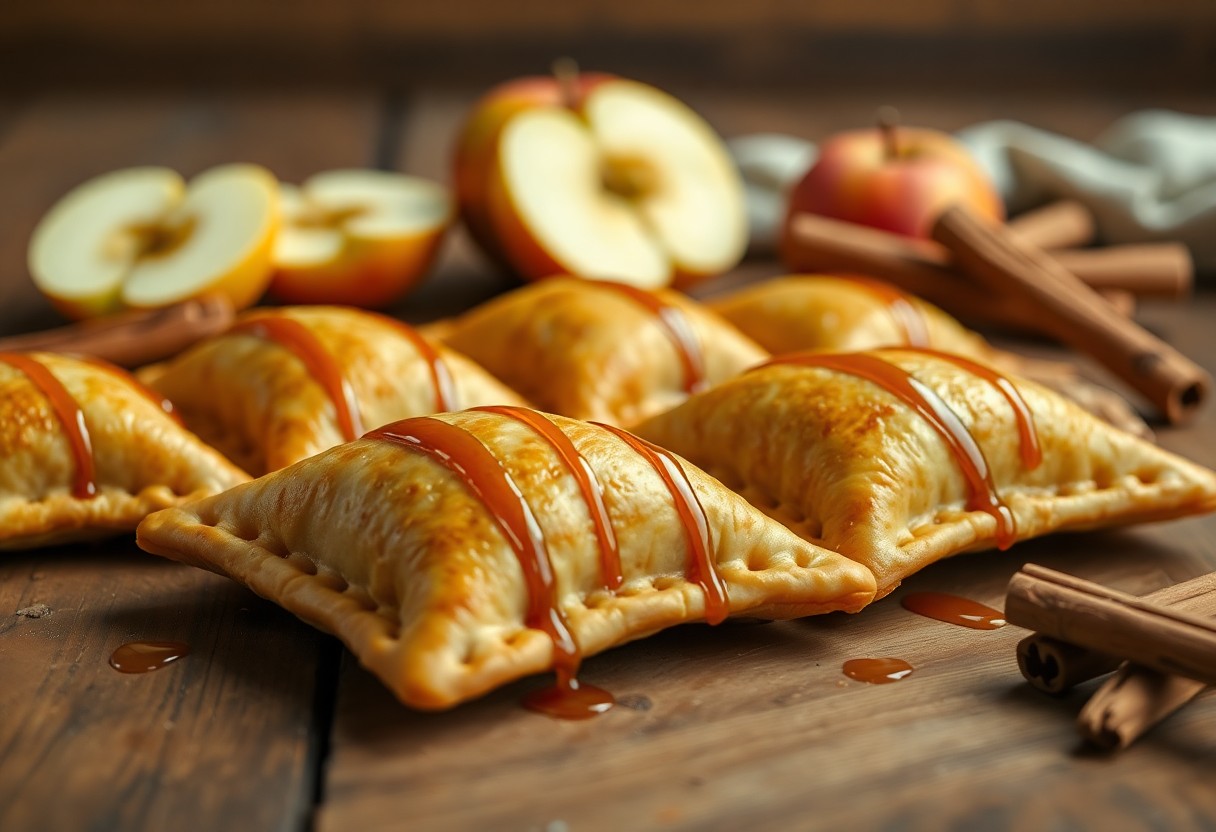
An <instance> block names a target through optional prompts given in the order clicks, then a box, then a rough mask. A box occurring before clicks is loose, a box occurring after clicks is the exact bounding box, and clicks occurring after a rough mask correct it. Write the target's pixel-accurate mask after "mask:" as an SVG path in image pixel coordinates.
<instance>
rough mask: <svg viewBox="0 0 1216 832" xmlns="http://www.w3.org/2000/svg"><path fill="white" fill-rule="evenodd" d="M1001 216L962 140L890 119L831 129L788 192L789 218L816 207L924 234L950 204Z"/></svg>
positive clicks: (859, 220)
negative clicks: (837, 130)
mask: <svg viewBox="0 0 1216 832" xmlns="http://www.w3.org/2000/svg"><path fill="white" fill-rule="evenodd" d="M960 202H961V203H964V204H966V205H968V206H969V207H970V208H972V209H973V210H975V211H978V212H980V213H981V214H983V215H985V216H989V217H991V218H993V219H995V220H1001V219H1003V218H1004V206H1003V204H1002V203H1001V198H1000V195H999V194H997V192H996V189H995V188H994V187H993V185H992V183H991V182H990V181H989V180H988V178H987V176H986V175H985V174H984V171H983V170H982V169H981V168H980V166H979V164H978V163H977V162H976V161H975V159H973V158H972V157H971V154H970V153H968V152H967V149H966V148H965V147H963V145H962V144H960V143H959V142H957V141H955V140H954V139H953V138H951V137H950V136H948V135H947V134H945V133H941V132H939V131H937V130H927V129H923V128H918V127H902V126H896V125H893V124H890V123H885V124H880V125H879V126H878V127H875V128H871V129H869V130H853V131H850V132H847V133H840V134H837V135H835V136H833V137H831V138H830V139H828V140H827V141H825V142H823V144H822V145H820V148H819V158H818V160H817V161H816V162H815V164H814V165H812V166H811V169H810V170H809V171H807V173H806V175H805V176H804V177H803V178H802V181H801V182H799V183H798V184H797V185H796V186H795V187H794V189H793V191H792V192H791V194H790V201H789V211H788V214H787V217H786V221H787V223H788V221H789V218H790V217H792V216H794V215H795V214H797V213H811V214H820V215H822V216H825V217H832V218H833V219H838V220H845V221H847V222H855V223H859V224H861V225H869V226H872V227H874V228H881V229H883V230H885V231H892V232H895V233H897V234H904V235H907V236H909V237H928V236H929V230H930V228H932V226H933V222H934V220H936V219H937V217H938V215H939V214H940V213H941V212H942V211H943V210H944V209H945V208H947V207H948V206H949V205H951V204H954V203H960Z"/></svg>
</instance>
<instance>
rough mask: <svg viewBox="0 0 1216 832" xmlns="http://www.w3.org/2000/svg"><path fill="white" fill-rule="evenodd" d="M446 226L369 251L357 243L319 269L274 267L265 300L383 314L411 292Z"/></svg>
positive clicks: (433, 256) (438, 243)
mask: <svg viewBox="0 0 1216 832" xmlns="http://www.w3.org/2000/svg"><path fill="white" fill-rule="evenodd" d="M446 231H447V225H446V224H445V225H444V226H442V227H440V228H438V229H436V230H435V231H430V232H424V233H421V234H417V235H415V236H413V237H405V238H402V239H399V240H386V241H382V242H380V243H378V244H377V245H375V246H374V247H370V246H367V245H366V244H362V245H360V244H359V243H354V244H352V247H351V250H350V251H349V252H347V253H346V255H345V256H344V257H342V258H341V259H340V260H338V261H336V262H334V263H330V264H327V265H323V266H301V267H288V266H279V267H278V268H277V269H276V270H275V273H274V277H273V279H272V280H271V282H270V294H271V295H272V296H274V298H275V299H276V300H278V301H280V302H282V303H289V304H326V305H338V306H357V307H360V308H362V309H383V308H384V307H386V306H389V305H390V304H392V303H393V302H395V301H397V300H400V299H401V298H402V297H404V296H405V295H407V294H408V293H409V292H410V291H411V290H413V289H414V287H415V286H417V285H418V284H419V283H420V282H421V281H422V279H423V278H424V277H425V276H426V274H427V272H428V271H429V270H430V268H431V265H432V264H433V263H434V261H435V257H436V255H437V254H438V253H439V249H440V247H441V246H442V244H443V238H444V235H445V233H446Z"/></svg>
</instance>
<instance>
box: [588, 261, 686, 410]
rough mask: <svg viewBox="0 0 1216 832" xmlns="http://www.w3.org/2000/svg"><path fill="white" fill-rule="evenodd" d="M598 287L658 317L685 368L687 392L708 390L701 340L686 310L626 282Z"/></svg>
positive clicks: (599, 284) (600, 282)
mask: <svg viewBox="0 0 1216 832" xmlns="http://www.w3.org/2000/svg"><path fill="white" fill-rule="evenodd" d="M596 285H598V286H603V287H604V288H606V289H611V290H613V291H614V292H618V293H620V294H622V295H624V296H625V297H627V298H629V299H630V300H632V301H633V302H634V303H637V304H638V305H640V306H643V307H645V308H646V310H647V311H648V312H650V313H651V314H652V315H654V316H655V319H656V320H657V321H658V322H659V325H660V326H662V328H663V331H664V332H665V333H666V334H667V337H668V338H669V339H670V340H671V343H672V346H674V347H675V348H676V353H677V354H678V355H679V357H680V364H681V366H683V368H684V392H686V393H697V392H700V391H701V390H704V389H705V388H706V386H707V384H706V382H705V354H704V352H703V351H702V350H701V341H700V339H698V338H697V333H696V331H695V330H693V328H692V323H691V322H690V321H689V320H688V316H687V315H686V314H685V313H684V310H683V309H681V308H680V307H678V306H676V305H675V304H674V303H668V302H667V301H665V300H663V299H662V298H661V297H659V296H658V295H657V294H655V293H654V292H648V291H646V290H645V289H639V288H638V287H636V286H630V285H629V284H627V283H614V282H612V281H609V280H602V281H597V283H596Z"/></svg>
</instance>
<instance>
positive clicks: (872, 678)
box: [840, 657, 915, 685]
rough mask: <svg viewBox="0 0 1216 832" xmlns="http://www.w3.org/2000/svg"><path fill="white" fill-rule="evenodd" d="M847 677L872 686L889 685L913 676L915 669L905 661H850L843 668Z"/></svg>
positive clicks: (887, 659)
mask: <svg viewBox="0 0 1216 832" xmlns="http://www.w3.org/2000/svg"><path fill="white" fill-rule="evenodd" d="M840 669H841V671H843V673H844V675H845V676H848V677H849V678H850V679H856V680H857V681H858V682H867V683H869V684H871V685H889V684H891V683H892V682H898V681H900V680H901V679H905V678H907V677H908V676H910V675H912V671H913V670H914V669H915V668H913V667H912V665H910V664H908V663H907V662H906V661H904V660H903V659H896V658H889V657H888V658H885V659H849V660H848V661H847V662H845V663H844V665H842V666H841V668H840Z"/></svg>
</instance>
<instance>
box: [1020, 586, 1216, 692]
mask: <svg viewBox="0 0 1216 832" xmlns="http://www.w3.org/2000/svg"><path fill="white" fill-rule="evenodd" d="M1143 600H1145V601H1148V602H1151V603H1153V604H1158V605H1160V606H1163V607H1170V608H1172V609H1176V610H1179V611H1181V612H1188V613H1194V614H1196V615H1216V572H1214V573H1212V574H1209V575H1201V576H1199V577H1198V578H1192V579H1191V580H1189V581H1183V582H1182V583H1180V584H1174V585H1173V586H1167V587H1163V588H1162V589H1158V590H1156V591H1155V592H1150V593H1149V594H1148V595H1145V596H1143ZM1017 656H1018V668H1019V669H1020V670H1021V671H1022V675H1023V676H1024V677H1025V678H1026V681H1027V682H1029V683H1030V684H1031V685H1032V686H1034V687H1036V688H1038V689H1039V690H1041V691H1044V692H1046V693H1052V694H1059V693H1064V692H1065V691H1067V690H1068V689H1069V688H1072V687H1073V686H1075V685H1079V684H1081V683H1082V682H1085V681H1088V680H1090V679H1094V678H1097V677H1098V676H1105V675H1106V674H1107V673H1112V672H1114V670H1115V669H1116V668H1118V667H1119V665H1120V663H1121V662H1122V659H1120V658H1119V657H1117V656H1111V655H1108V654H1106V653H1098V652H1095V651H1093V650H1089V649H1086V648H1084V647H1078V646H1077V645H1075V644H1069V643H1067V642H1063V641H1060V640H1058V639H1054V638H1051V637H1050V636H1045V635H1043V634H1042V633H1035V634H1034V635H1030V636H1027V637H1026V638H1024V639H1022V640H1021V641H1020V642H1019V643H1018V647H1017Z"/></svg>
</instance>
